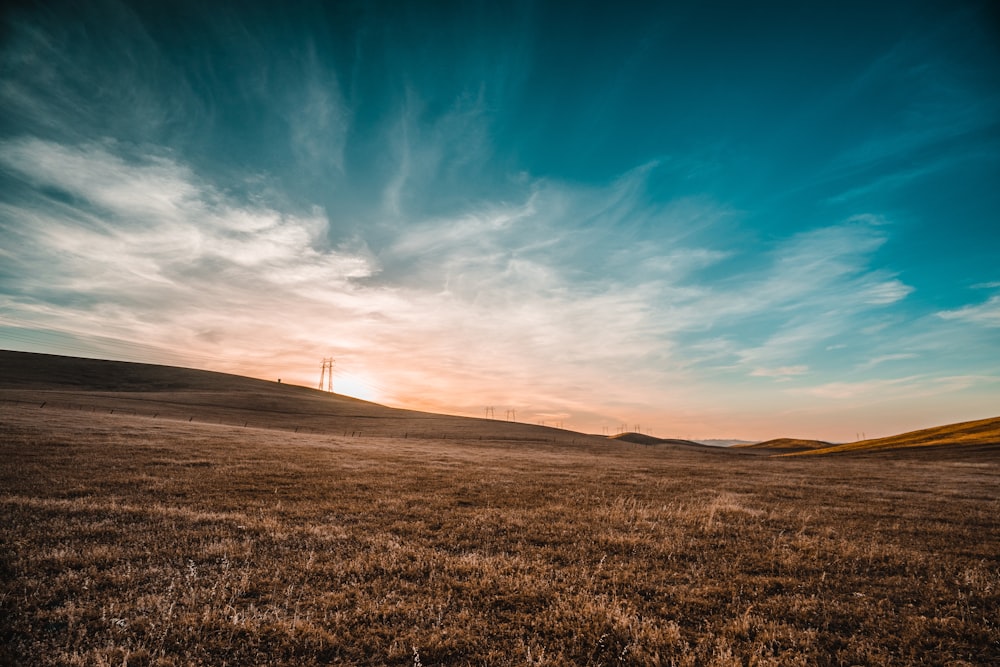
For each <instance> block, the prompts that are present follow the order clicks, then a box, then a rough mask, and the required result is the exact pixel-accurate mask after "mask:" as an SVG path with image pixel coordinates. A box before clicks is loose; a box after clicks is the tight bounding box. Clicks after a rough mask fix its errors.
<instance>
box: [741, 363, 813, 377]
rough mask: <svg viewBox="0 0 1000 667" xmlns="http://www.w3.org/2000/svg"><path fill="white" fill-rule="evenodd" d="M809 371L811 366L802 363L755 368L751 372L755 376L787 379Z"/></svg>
mask: <svg viewBox="0 0 1000 667" xmlns="http://www.w3.org/2000/svg"><path fill="white" fill-rule="evenodd" d="M808 372H809V367H808V366H806V365H804V364H802V365H798V366H779V367H777V368H755V369H753V371H751V372H750V375H752V376H754V377H765V378H777V379H779V380H783V379H787V378H789V377H792V376H795V375H803V374H805V373H808Z"/></svg>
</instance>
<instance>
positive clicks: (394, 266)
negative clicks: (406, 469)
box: [0, 2, 1000, 440]
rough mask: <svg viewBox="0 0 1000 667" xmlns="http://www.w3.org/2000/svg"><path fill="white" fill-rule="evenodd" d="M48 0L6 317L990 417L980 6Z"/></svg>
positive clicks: (11, 222)
mask: <svg viewBox="0 0 1000 667" xmlns="http://www.w3.org/2000/svg"><path fill="white" fill-rule="evenodd" d="M291 4H293V5H294V7H291V8H281V7H276V6H274V5H273V3H260V4H253V3H232V4H230V5H228V6H226V5H223V4H217V3H204V2H202V3H190V4H184V3H134V4H122V3H115V2H97V3H87V5H86V6H85V7H81V6H77V5H76V4H74V3H45V6H32V5H30V4H29V5H24V6H22V7H21V8H19V9H8V10H5V11H4V14H3V28H2V30H3V32H2V33H0V346H2V347H6V348H11V349H23V350H30V351H42V352H53V353H60V354H74V355H81V356H96V357H107V358H115V359H126V360H135V361H150V362H155V363H172V364H182V365H188V366H195V367H201V368H211V369H214V370H224V371H232V372H240V373H245V374H249V375H253V376H257V377H265V378H277V377H282V378H283V379H284V381H286V382H289V381H290V382H298V383H301V384H315V383H316V382H317V381H318V375H319V368H320V361H321V359H322V358H324V357H329V356H332V357H335V358H336V359H337V374H336V378H335V388H336V389H338V390H340V391H343V392H344V393H349V394H353V395H358V396H361V397H365V398H371V399H374V400H378V401H381V402H385V403H388V404H391V405H400V406H406V407H416V408H421V409H428V410H435V411H444V412H449V413H458V414H470V415H482V414H484V408H485V407H486V406H494V408H495V410H496V413H497V414H498V415H499V414H506V410H508V409H514V410H516V411H517V415H518V418H519V419H522V420H525V421H536V422H541V421H545V422H547V423H550V424H552V423H563V424H565V425H566V426H568V427H572V428H577V429H581V430H590V431H594V432H598V433H600V432H602V431H603V430H604V429H608V430H610V431H611V432H614V431H615V430H617V428H618V427H619V426H620V425H621V424H627V425H629V427H630V428H631V427H633V426H634V425H636V424H640V425H642V428H643V430H644V431H652V432H654V433H656V434H659V435H663V436H676V437H694V438H710V437H742V438H748V439H755V438H761V439H763V438H767V437H776V436H784V435H789V436H801V437H820V438H825V439H831V440H852V439H854V438H855V437H856V434H857V433H859V432H865V433H866V434H867V435H868V436H872V435H887V434H890V433H894V432H900V431H904V430H910V429H914V428H919V427H923V426H930V425H934V424H940V423H947V422H953V421H960V420H965V419H974V418H981V417H987V416H994V415H997V414H1000V409H998V406H1000V400H998V399H1000V268H998V267H1000V262H998V261H997V257H998V254H1000V253H998V251H997V249H998V248H1000V187H998V185H1000V32H998V27H997V26H998V16H997V13H996V11H995V10H994V9H992V8H991V7H990V3H987V2H982V3H976V2H967V3H955V2H951V3H945V2H931V3H916V2H905V3H904V2H901V3H880V4H881V5H882V6H877V7H876V6H870V5H869V4H868V3H865V4H861V3H858V4H854V5H852V4H845V3H829V4H828V5H827V6H825V7H820V6H814V5H817V4H818V3H764V4H763V6H751V5H750V4H748V3H629V7H626V8H621V7H617V6H613V5H611V4H609V3H593V4H586V3H505V4H503V5H501V4H500V3H481V4H477V3H472V2H462V3H458V2H456V3H411V4H410V6H403V3H364V2H355V3H346V2H345V3H328V4H329V5H330V6H324V3H315V4H310V3H291Z"/></svg>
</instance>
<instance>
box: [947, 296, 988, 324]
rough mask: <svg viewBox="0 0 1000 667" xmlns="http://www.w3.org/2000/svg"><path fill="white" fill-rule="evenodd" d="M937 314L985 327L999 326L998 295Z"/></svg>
mask: <svg viewBox="0 0 1000 667" xmlns="http://www.w3.org/2000/svg"><path fill="white" fill-rule="evenodd" d="M937 316H938V317H940V318H941V319H945V320H959V321H962V322H969V323H971V324H979V325H982V326H985V327H1000V296H992V297H990V298H989V299H988V300H986V301H984V302H983V303H980V304H977V305H972V306H963V307H962V308H957V309H955V310H942V311H940V312H939V313H937Z"/></svg>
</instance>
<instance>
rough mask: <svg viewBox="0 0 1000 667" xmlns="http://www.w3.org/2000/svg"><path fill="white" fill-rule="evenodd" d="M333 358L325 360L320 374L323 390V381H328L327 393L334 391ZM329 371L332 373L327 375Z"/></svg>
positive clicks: (320, 386)
mask: <svg viewBox="0 0 1000 667" xmlns="http://www.w3.org/2000/svg"><path fill="white" fill-rule="evenodd" d="M333 363H334V362H333V357H330V358H329V359H327V358H325V357H324V358H323V365H322V368H321V370H320V372H319V388H320V391H322V390H323V381H324V380H325V381H326V391H331V392H332V391H333ZM327 371H330V372H329V373H327Z"/></svg>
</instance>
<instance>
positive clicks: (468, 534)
mask: <svg viewBox="0 0 1000 667" xmlns="http://www.w3.org/2000/svg"><path fill="white" fill-rule="evenodd" d="M480 437H482V434H481V433H480V435H479V436H474V435H470V436H469V437H468V438H466V439H462V438H459V437H454V438H452V439H448V440H441V439H430V438H428V439H418V438H413V437H407V438H401V437H391V438H390V437H360V438H359V437H350V436H348V437H344V436H343V435H337V434H325V435H317V434H302V433H294V432H287V431H284V432H283V431H268V430H258V429H254V428H240V427H232V426H225V425H211V424H199V423H197V422H192V423H187V422H185V421H172V422H165V421H163V420H162V419H159V420H153V419H150V418H146V417H137V416H130V415H120V414H115V415H111V414H96V413H83V412H79V411H77V412H73V411H68V410H50V409H48V408H46V409H43V410H39V409H38V408H37V407H28V406H11V405H7V406H2V405H0V545H2V549H0V581H2V585H0V645H2V647H3V648H2V649H0V650H2V651H3V654H2V656H0V662H4V663H8V664H25V665H29V664H30V665H125V664H127V665H197V664H204V665H208V664H211V665H222V664H229V665H237V664H239V665H244V664H262V665H263V664H267V665H318V664H337V663H345V664H373V665H374V664H396V665H417V664H420V665H437V664H449V665H455V664H457V665H463V664H470V665H472V664H475V665H481V664H489V665H494V664H496V665H525V664H533V665H615V664H626V665H800V664H801V665H806V664H808V665H817V664H818V665H855V664H869V665H874V664H939V665H945V664H951V665H962V664H983V665H986V664H997V663H1000V628H998V624H997V619H998V618H1000V518H998V517H1000V476H998V474H997V473H998V465H997V463H998V462H997V460H996V459H995V458H975V459H974V458H969V459H966V460H955V461H950V462H941V461H932V460H927V459H913V458H905V457H891V456H888V455H884V456H883V457H882V458H879V459H877V460H876V459H872V458H844V457H837V458H832V459H831V458H811V459H772V458H768V457H764V456H760V455H754V454H753V453H738V452H732V451H715V450H708V451H702V450H696V449H692V448H684V447H668V446H664V447H643V446H639V445H629V444H623V443H607V442H604V443H600V442H598V443H597V444H594V443H595V441H591V440H588V441H587V442H586V443H583V442H581V443H577V444H576V445H573V444H572V443H571V442H568V443H558V442H548V441H530V440H527V439H526V440H524V441H517V442H514V441H510V440H491V439H490V438H489V437H486V438H484V439H482V440H480V439H479V438H480Z"/></svg>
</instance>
